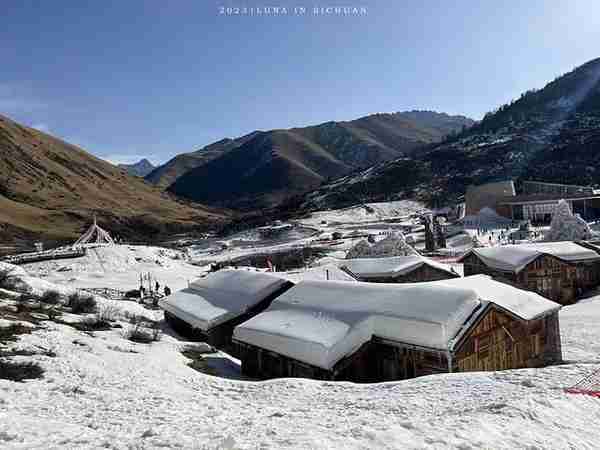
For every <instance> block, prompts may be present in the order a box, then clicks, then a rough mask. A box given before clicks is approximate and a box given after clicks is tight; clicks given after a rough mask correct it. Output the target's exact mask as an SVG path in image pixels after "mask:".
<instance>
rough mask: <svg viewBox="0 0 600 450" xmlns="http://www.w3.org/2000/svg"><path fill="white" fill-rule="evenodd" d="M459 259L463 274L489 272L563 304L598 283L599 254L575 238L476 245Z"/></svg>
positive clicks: (599, 280) (599, 282) (487, 273)
mask: <svg viewBox="0 0 600 450" xmlns="http://www.w3.org/2000/svg"><path fill="white" fill-rule="evenodd" d="M459 261H460V262H462V263H463V264H464V274H465V276H468V275H475V274H486V275H490V276H492V277H494V278H496V279H497V280H500V281H504V282H507V283H510V284H513V285H515V286H518V287H521V288H523V289H527V290H530V291H534V292H537V293H539V294H541V295H543V296H544V297H546V298H549V299H551V300H554V301H555V302H558V303H560V304H562V305H568V304H571V303H574V302H575V300H576V299H577V298H578V297H579V296H580V295H581V294H582V293H584V292H585V291H587V290H589V289H591V288H594V287H596V286H598V284H600V255H599V254H598V252H597V251H596V250H593V249H592V248H589V246H586V245H585V244H579V243H575V242H548V243H540V244H525V245H504V246H499V247H488V248H475V249H473V250H471V251H470V252H469V253H467V254H466V255H464V256H463V257H462V258H461V259H460V260H459Z"/></svg>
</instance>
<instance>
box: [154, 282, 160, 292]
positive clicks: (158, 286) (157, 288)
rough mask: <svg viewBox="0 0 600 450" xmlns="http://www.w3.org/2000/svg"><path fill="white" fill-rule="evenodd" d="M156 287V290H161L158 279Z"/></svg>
mask: <svg viewBox="0 0 600 450" xmlns="http://www.w3.org/2000/svg"><path fill="white" fill-rule="evenodd" d="M154 287H155V288H156V289H155V291H156V292H158V291H159V290H160V284H158V281H157V282H156V284H155V285H154Z"/></svg>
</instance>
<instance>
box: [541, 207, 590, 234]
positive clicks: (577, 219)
mask: <svg viewBox="0 0 600 450" xmlns="http://www.w3.org/2000/svg"><path fill="white" fill-rule="evenodd" d="M592 236H593V232H592V230H591V228H590V226H589V225H588V224H587V222H586V221H585V220H583V219H582V218H581V216H580V215H579V214H573V213H572V212H571V208H570V206H569V204H568V203H567V202H566V201H565V200H559V202H558V205H556V210H555V211H554V215H553V216H552V222H551V223H550V229H549V230H548V231H547V232H546V234H545V235H544V240H545V241H582V240H587V239H591V238H592Z"/></svg>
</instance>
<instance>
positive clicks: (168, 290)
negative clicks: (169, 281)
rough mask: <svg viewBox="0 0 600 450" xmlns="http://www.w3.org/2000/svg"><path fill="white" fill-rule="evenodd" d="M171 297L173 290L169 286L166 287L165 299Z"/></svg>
mask: <svg viewBox="0 0 600 450" xmlns="http://www.w3.org/2000/svg"><path fill="white" fill-rule="evenodd" d="M169 295H171V288H170V287H169V286H165V297H168V296H169Z"/></svg>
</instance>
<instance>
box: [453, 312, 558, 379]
mask: <svg viewBox="0 0 600 450" xmlns="http://www.w3.org/2000/svg"><path fill="white" fill-rule="evenodd" d="M454 358H455V359H454V361H453V364H454V366H455V368H456V370H457V371H459V372H468V371H485V370H505V369H518V368H523V367H541V366H544V365H548V364H551V363H555V362H559V361H561V360H562V351H561V344H560V331H559V323H558V312H555V313H553V314H551V315H548V316H545V317H542V318H540V319H536V320H532V321H524V320H520V319H517V318H515V317H513V316H512V315H510V314H508V313H506V312H503V311H501V310H499V309H497V308H496V307H492V308H489V309H488V312H487V313H485V314H484V316H483V317H482V318H481V319H480V320H479V321H478V323H477V325H476V326H475V327H474V328H472V329H471V331H470V332H469V333H468V335H467V336H465V338H464V339H463V340H462V342H461V343H460V344H459V347H458V349H457V351H456V353H455V357H454Z"/></svg>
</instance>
